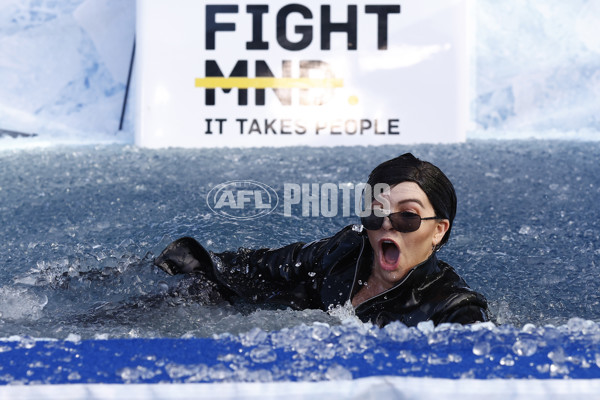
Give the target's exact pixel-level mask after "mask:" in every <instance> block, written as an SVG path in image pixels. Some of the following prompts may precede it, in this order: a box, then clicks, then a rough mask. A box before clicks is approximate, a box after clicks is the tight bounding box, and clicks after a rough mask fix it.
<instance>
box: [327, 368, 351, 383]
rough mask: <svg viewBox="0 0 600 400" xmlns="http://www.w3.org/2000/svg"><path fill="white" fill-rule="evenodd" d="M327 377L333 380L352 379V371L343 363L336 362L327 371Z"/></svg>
mask: <svg viewBox="0 0 600 400" xmlns="http://www.w3.org/2000/svg"><path fill="white" fill-rule="evenodd" d="M325 378H326V379H329V380H332V381H339V380H350V379H352V372H350V371H348V370H347V369H346V368H344V367H342V366H341V365H338V364H334V365H332V366H330V367H329V368H327V372H325Z"/></svg>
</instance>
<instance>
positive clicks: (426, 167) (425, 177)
mask: <svg viewBox="0 0 600 400" xmlns="http://www.w3.org/2000/svg"><path fill="white" fill-rule="evenodd" d="M402 182H415V183H416V184H417V185H419V187H420V188H421V189H422V190H423V191H424V192H425V194H426V195H427V198H428V199H429V201H430V202H431V205H432V206H433V209H434V211H435V215H436V216H437V217H440V218H444V219H447V220H448V221H450V226H449V227H448V230H447V231H446V234H445V235H444V237H443V238H442V240H441V241H440V243H439V244H438V245H437V249H439V248H440V247H442V246H443V245H444V244H445V243H446V242H447V241H448V238H449V237H450V231H451V230H452V223H453V221H454V217H455V216H456V192H455V191H454V186H453V185H452V182H450V179H448V177H447V176H446V175H444V173H443V172H442V171H441V170H440V169H439V168H438V167H436V166H435V165H433V164H432V163H430V162H427V161H422V160H419V159H418V158H416V157H415V156H413V155H412V154H411V153H405V154H402V155H401V156H398V157H396V158H393V159H391V160H388V161H385V162H383V163H381V164H379V165H378V166H377V167H375V169H374V170H373V171H371V173H370V174H369V179H368V180H367V184H369V185H371V187H373V186H374V185H375V184H377V183H385V184H387V185H389V186H394V185H397V184H399V183H402Z"/></svg>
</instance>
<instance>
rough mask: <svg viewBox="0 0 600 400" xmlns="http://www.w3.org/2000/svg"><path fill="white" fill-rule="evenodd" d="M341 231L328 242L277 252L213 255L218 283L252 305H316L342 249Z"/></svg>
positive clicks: (345, 232) (242, 249)
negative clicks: (323, 282)
mask: <svg viewBox="0 0 600 400" xmlns="http://www.w3.org/2000/svg"><path fill="white" fill-rule="evenodd" d="M348 232H349V229H344V230H342V231H340V232H338V233H337V234H336V235H334V236H333V237H330V238H326V239H321V240H318V241H314V242H311V243H302V242H298V243H293V244H290V245H287V246H284V247H281V248H278V249H258V250H250V249H244V248H241V249H239V250H238V251H236V252H224V253H218V254H213V255H212V256H213V257H212V258H213V269H214V275H215V276H216V279H217V280H218V282H219V283H220V284H222V285H224V286H226V287H227V288H228V289H229V290H231V291H233V292H235V293H236V294H237V295H239V296H241V297H243V298H246V299H249V300H252V301H270V302H279V303H282V304H287V305H290V306H294V307H297V308H312V307H316V305H317V304H318V299H317V297H318V291H319V288H320V284H321V282H322V279H323V277H324V276H325V275H326V274H327V270H326V269H327V268H328V267H329V266H330V265H331V264H332V262H331V260H330V259H331V258H338V253H339V251H338V253H336V249H339V248H340V247H343V246H342V245H341V243H343V242H344V237H345V235H348V234H349V233H348Z"/></svg>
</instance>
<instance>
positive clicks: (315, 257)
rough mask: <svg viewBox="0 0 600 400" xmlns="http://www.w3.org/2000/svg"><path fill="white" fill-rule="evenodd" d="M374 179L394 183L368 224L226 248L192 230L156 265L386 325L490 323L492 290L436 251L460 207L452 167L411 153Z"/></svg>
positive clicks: (257, 298) (271, 299) (231, 294)
mask: <svg viewBox="0 0 600 400" xmlns="http://www.w3.org/2000/svg"><path fill="white" fill-rule="evenodd" d="M367 184H368V185H370V187H374V186H375V184H386V185H389V190H387V191H385V192H383V193H381V194H380V195H378V196H376V197H375V198H374V199H372V207H373V211H374V212H372V213H370V214H369V215H368V216H366V217H361V222H362V226H360V225H358V226H356V225H350V226H347V227H346V228H344V229H342V230H341V231H340V232H338V233H337V234H335V235H334V236H332V237H330V238H326V239H321V240H318V241H315V242H311V243H293V244H290V245H288V246H285V247H282V248H279V249H258V250H250V249H243V248H242V249H239V250H238V251H237V252H224V253H218V254H214V253H209V252H207V251H206V250H205V249H204V248H203V247H202V246H201V245H200V244H199V243H198V242H197V241H196V240H194V239H192V238H188V237H184V238H181V239H178V240H176V241H174V242H173V243H171V244H170V245H169V246H168V247H167V248H166V249H165V250H164V251H163V252H162V253H161V254H160V256H159V257H157V258H156V259H155V261H154V264H155V265H157V266H158V267H160V268H161V269H163V270H164V271H165V272H167V273H169V274H171V275H174V274H178V273H203V274H204V275H205V278H206V279H209V280H211V281H213V282H214V283H216V285H217V287H218V290H219V292H220V293H221V294H222V295H223V296H224V297H225V298H227V299H233V298H236V297H242V298H244V299H246V300H248V301H252V302H257V303H261V302H262V303H276V304H281V305H284V306H289V307H292V308H296V309H306V308H315V309H322V310H328V309H330V308H331V307H335V306H337V305H343V304H345V303H346V302H348V301H350V302H351V303H352V306H353V307H354V309H355V313H356V315H357V316H358V317H359V318H360V319H361V320H363V321H365V322H367V321H370V322H372V323H374V324H377V325H379V326H384V325H386V324H388V323H389V322H391V321H400V322H402V323H404V324H406V325H408V326H414V325H416V324H418V323H419V322H421V321H428V320H431V321H433V322H434V324H436V325H437V324H440V323H443V322H453V323H461V324H469V323H474V322H478V321H487V320H488V314H487V302H486V300H485V298H484V297H483V296H482V295H481V294H479V293H477V292H475V291H473V290H471V289H470V288H469V286H467V284H466V283H465V281H464V280H463V279H462V278H461V277H460V276H458V274H457V273H456V271H455V270H454V269H453V268H452V267H451V266H450V265H448V264H447V263H445V262H443V261H441V260H438V258H437V257H436V252H437V250H439V249H440V248H441V247H442V246H443V245H444V244H445V243H446V242H447V241H448V238H449V236H450V231H451V229H452V222H453V221H454V216H455V214H456V194H455V191H454V187H453V186H452V183H451V182H450V180H449V179H448V178H447V177H446V175H444V173H443V172H442V171H441V170H440V169H439V168H437V167H436V166H434V165H433V164H431V163H429V162H426V161H421V160H419V159H417V158H415V157H414V156H413V155H412V154H410V153H407V154H403V155H401V156H399V157H396V158H394V159H392V160H388V161H386V162H384V163H382V164H380V165H378V166H377V167H376V168H375V169H374V170H373V171H372V172H371V174H370V175H369V179H368V181H367ZM375 211H376V212H375Z"/></svg>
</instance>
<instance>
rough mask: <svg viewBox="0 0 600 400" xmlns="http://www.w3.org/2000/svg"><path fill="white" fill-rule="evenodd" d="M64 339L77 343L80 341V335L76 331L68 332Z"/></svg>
mask: <svg viewBox="0 0 600 400" xmlns="http://www.w3.org/2000/svg"><path fill="white" fill-rule="evenodd" d="M65 341H66V342H75V343H79V342H81V335H78V334H76V333H69V335H68V336H67V337H66V338H65Z"/></svg>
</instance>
